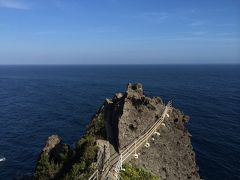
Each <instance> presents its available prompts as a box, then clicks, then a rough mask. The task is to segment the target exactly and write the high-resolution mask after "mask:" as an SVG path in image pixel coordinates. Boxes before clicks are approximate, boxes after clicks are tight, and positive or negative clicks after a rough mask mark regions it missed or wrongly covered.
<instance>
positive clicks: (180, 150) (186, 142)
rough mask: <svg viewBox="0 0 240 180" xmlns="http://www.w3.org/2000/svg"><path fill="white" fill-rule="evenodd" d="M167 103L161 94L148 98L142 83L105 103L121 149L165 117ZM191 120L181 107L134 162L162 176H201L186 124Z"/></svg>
mask: <svg viewBox="0 0 240 180" xmlns="http://www.w3.org/2000/svg"><path fill="white" fill-rule="evenodd" d="M164 107H165V105H164V104H163V101H162V100H161V98H159V97H153V98H150V97H146V96H145V95H144V92H143V86H142V85H141V84H133V85H132V84H128V86H127V91H126V93H125V94H124V95H122V96H115V97H113V99H111V100H108V101H106V103H105V121H106V122H107V124H108V125H107V126H110V127H109V128H108V131H107V132H109V136H111V137H113V138H114V139H112V142H113V144H114V146H115V149H116V150H117V151H119V150H121V149H124V147H126V146H127V145H129V144H131V143H132V142H133V141H134V140H135V139H136V138H137V137H139V136H140V135H141V134H142V133H144V132H146V131H147V130H148V129H149V127H150V126H151V125H153V124H154V122H156V120H157V119H159V118H160V117H161V114H162V112H163V111H164ZM188 120H189V117H188V116H185V115H184V114H183V113H182V112H180V111H179V110H177V109H173V111H172V114H171V115H170V117H169V118H168V120H167V121H164V123H165V126H163V127H162V128H159V130H158V131H159V133H160V135H159V134H158V135H155V136H154V137H152V138H151V139H150V140H149V142H148V143H149V144H150V147H149V148H146V147H143V148H141V149H140V150H139V153H140V156H139V158H138V159H137V160H135V159H134V160H131V161H130V163H132V164H134V165H136V166H138V167H143V168H145V169H147V170H150V171H151V172H153V173H154V174H156V175H158V176H159V177H160V179H200V177H199V174H198V168H197V165H196V162H195V154H194V151H193V149H192V145H191V141H190V138H189V136H190V134H189V132H188V131H187V129H186V128H185V126H184V124H185V123H186V122H187V121H188Z"/></svg>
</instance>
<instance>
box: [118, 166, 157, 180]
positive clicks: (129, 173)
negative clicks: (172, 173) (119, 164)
mask: <svg viewBox="0 0 240 180" xmlns="http://www.w3.org/2000/svg"><path fill="white" fill-rule="evenodd" d="M123 168H124V169H125V171H121V173H120V176H121V178H122V179H124V180H146V179H147V180H158V179H159V177H157V176H156V175H154V174H152V173H151V172H148V171H146V170H145V169H143V168H137V167H135V166H133V165H132V164H130V163H127V164H124V165H123Z"/></svg>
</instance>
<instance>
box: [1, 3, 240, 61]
mask: <svg viewBox="0 0 240 180" xmlns="http://www.w3.org/2000/svg"><path fill="white" fill-rule="evenodd" d="M155 63H157V64H186V63H187V64H188V63H190V64H202V63H203V64H205V63H240V1H239V0H220V1H219V0H201V1H200V0H0V64H155Z"/></svg>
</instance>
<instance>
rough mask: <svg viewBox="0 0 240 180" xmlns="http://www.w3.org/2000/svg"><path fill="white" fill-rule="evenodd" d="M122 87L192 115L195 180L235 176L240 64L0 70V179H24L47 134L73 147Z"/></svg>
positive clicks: (239, 157) (238, 173) (239, 153)
mask: <svg viewBox="0 0 240 180" xmlns="http://www.w3.org/2000/svg"><path fill="white" fill-rule="evenodd" d="M128 82H132V83H134V82H140V83H142V84H143V85H144V90H145V94H147V95H149V96H160V97H161V98H162V99H163V100H164V101H165V102H167V101H169V100H173V105H174V107H177V108H179V109H180V110H181V111H183V112H184V113H185V114H188V115H189V116H190V117H191V119H190V121H189V123H188V124H187V128H188V130H189V131H190V133H191V134H192V138H191V141H192V145H193V148H194V151H195V153H196V159H197V164H198V166H199V168H200V171H199V172H200V175H201V177H202V178H204V179H205V180H208V179H209V180H212V179H221V180H222V179H231V180H233V179H240V118H239V117H240V65H98V66H97V65H95V66H88V65H82V66H80V65H76V66H73V65H66V66H64V65H62V66H60V65H59V66H53V65H52V66H40V65H39V66H37V65H36V66H30V65H28V66H24V65H21V66H0V158H1V157H5V158H6V160H5V161H1V162H0V179H3V180H8V179H12V178H13V177H16V176H20V175H23V174H31V173H32V172H33V171H34V167H35V163H36V160H37V158H38V155H39V153H40V151H41V149H42V148H43V146H44V143H45V142H46V140H47V137H48V136H49V135H52V134H58V135H59V136H61V138H62V140H63V141H64V142H66V143H69V144H71V145H74V142H76V141H77V140H78V139H79V138H80V137H81V136H82V134H83V133H84V131H85V128H86V125H87V124H88V122H89V121H90V120H91V117H92V115H94V113H95V112H96V111H97V110H98V108H99V107H100V106H101V105H102V103H103V102H104V100H105V98H108V97H112V96H113V95H114V94H115V93H116V92H122V91H125V90H126V85H127V83H128Z"/></svg>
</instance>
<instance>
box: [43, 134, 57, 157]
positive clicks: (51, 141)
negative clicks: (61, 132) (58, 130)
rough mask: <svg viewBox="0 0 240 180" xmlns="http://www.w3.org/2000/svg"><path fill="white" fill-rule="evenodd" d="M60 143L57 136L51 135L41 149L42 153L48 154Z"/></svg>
mask: <svg viewBox="0 0 240 180" xmlns="http://www.w3.org/2000/svg"><path fill="white" fill-rule="evenodd" d="M60 142H61V139H60V137H59V136H58V135H52V136H49V137H48V140H47V142H46V144H45V146H44V148H43V150H42V151H43V152H45V153H49V152H50V151H51V150H52V149H54V148H55V147H56V145H58V144H59V143H60Z"/></svg>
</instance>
